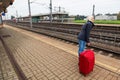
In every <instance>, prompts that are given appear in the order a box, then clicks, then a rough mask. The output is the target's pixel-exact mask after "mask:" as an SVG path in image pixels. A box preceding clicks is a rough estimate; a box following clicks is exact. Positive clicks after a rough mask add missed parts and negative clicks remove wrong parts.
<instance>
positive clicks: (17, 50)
mask: <svg viewBox="0 0 120 80" xmlns="http://www.w3.org/2000/svg"><path fill="white" fill-rule="evenodd" d="M2 33H3V34H9V35H11V37H10V38H5V41H6V43H7V45H8V46H9V48H10V50H11V51H12V53H13V54H14V56H15V57H16V60H17V62H18V64H19V65H20V67H21V68H22V70H23V72H24V73H25V75H26V77H27V79H28V80H120V76H119V75H118V74H115V73H112V72H110V71H109V70H106V69H104V68H102V67H99V66H96V65H95V68H94V71H93V72H92V73H90V74H89V75H88V76H87V77H84V76H83V75H81V74H80V73H79V72H78V65H77V63H78V58H77V56H76V55H75V54H74V53H73V54H71V53H72V52H73V51H74V50H76V48H75V47H74V48H73V47H72V46H73V45H72V44H71V46H70V44H69V47H62V44H63V43H61V46H60V45H58V43H56V42H55V40H54V41H53V40H52V39H50V38H49V40H51V41H53V42H49V40H48V37H47V38H45V37H40V36H39V35H37V34H33V33H31V32H27V31H24V30H20V29H16V28H8V27H7V28H4V29H3V30H2ZM25 33H26V35H25ZM28 35H29V36H28ZM35 35H36V36H35ZM33 36H34V37H33ZM40 39H41V40H40ZM45 39H46V40H45ZM50 43H51V44H50ZM52 44H54V46H53V45H52ZM59 44H60V43H59ZM64 45H66V46H67V45H68V44H65V43H64ZM57 46H59V47H57ZM63 48H64V49H63ZM68 48H69V51H67V50H68ZM71 48H72V49H71ZM65 49H67V50H65ZM70 49H71V50H70ZM115 69H116V68H115ZM117 69H118V68H117Z"/></svg>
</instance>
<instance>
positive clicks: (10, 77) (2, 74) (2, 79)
mask: <svg viewBox="0 0 120 80" xmlns="http://www.w3.org/2000/svg"><path fill="white" fill-rule="evenodd" d="M0 80H18V77H17V75H16V73H15V71H14V69H13V67H12V65H11V63H10V60H9V58H8V56H7V54H6V52H5V49H4V48H3V45H2V43H1V41H0Z"/></svg>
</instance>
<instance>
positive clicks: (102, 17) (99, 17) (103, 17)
mask: <svg viewBox="0 0 120 80" xmlns="http://www.w3.org/2000/svg"><path fill="white" fill-rule="evenodd" d="M95 19H96V20H117V15H97V16H95Z"/></svg>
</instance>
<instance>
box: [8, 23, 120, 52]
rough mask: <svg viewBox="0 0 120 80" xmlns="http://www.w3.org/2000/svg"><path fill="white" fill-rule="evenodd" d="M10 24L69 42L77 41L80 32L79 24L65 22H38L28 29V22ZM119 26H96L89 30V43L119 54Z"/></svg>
mask: <svg viewBox="0 0 120 80" xmlns="http://www.w3.org/2000/svg"><path fill="white" fill-rule="evenodd" d="M9 25H12V26H18V25H19V26H24V27H21V28H24V29H26V30H30V31H33V32H37V33H41V34H44V35H48V36H52V37H56V38H60V39H64V40H67V41H70V42H74V43H77V35H78V33H79V32H80V30H81V28H80V25H79V26H78V25H69V26H68V25H67V24H54V25H52V26H50V25H49V24H41V23H40V24H39V23H34V24H33V29H30V28H29V27H30V26H29V23H26V22H25V23H17V25H16V24H15V23H13V22H12V23H11V22H9ZM119 34H120V27H119V26H117V27H112V26H110V27H108V26H107V27H103V26H97V27H95V28H93V30H92V32H91V37H90V40H91V43H92V46H91V47H94V48H98V49H102V50H106V51H109V52H112V53H117V54H120V35H119Z"/></svg>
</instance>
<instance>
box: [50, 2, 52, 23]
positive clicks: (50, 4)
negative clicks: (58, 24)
mask: <svg viewBox="0 0 120 80" xmlns="http://www.w3.org/2000/svg"><path fill="white" fill-rule="evenodd" d="M50 23H52V0H50Z"/></svg>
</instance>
